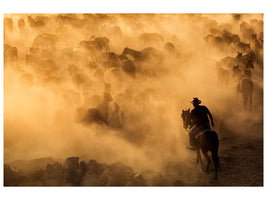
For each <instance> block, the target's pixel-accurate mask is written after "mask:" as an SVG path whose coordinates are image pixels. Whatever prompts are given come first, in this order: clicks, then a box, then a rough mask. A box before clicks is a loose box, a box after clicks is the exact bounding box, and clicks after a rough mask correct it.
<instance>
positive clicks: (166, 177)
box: [4, 135, 263, 186]
mask: <svg viewBox="0 0 267 200" xmlns="http://www.w3.org/2000/svg"><path fill="white" fill-rule="evenodd" d="M219 156H220V162H221V167H220V169H219V172H218V180H215V179H214V167H213V165H211V169H210V173H209V174H206V173H204V172H203V171H202V170H201V167H200V165H199V164H198V165H197V164H196V163H195V161H196V160H195V152H193V151H192V160H191V163H181V162H180V163H171V164H169V165H168V166H166V168H165V170H163V171H162V172H160V173H159V172H154V171H149V170H148V171H145V172H143V173H141V174H136V173H135V172H134V170H133V169H132V168H131V167H129V166H126V165H124V164H123V163H121V162H117V163H114V164H111V165H108V164H105V163H98V162H97V161H96V160H89V161H88V162H85V161H79V158H78V157H70V158H67V159H66V160H65V162H63V163H59V162H56V161H53V159H51V158H43V159H37V160H34V161H29V162H31V163H35V164H36V163H39V165H38V166H39V167H41V165H43V167H41V169H38V170H37V169H36V168H35V169H34V170H33V172H30V171H29V167H28V168H27V164H26V161H24V162H23V163H24V168H23V169H24V170H21V169H20V170H19V169H18V168H16V167H14V166H16V165H18V164H19V162H18V161H17V162H13V163H10V164H7V165H5V167H4V169H5V174H4V179H5V182H4V185H5V186H263V140H262V138H251V137H244V136H243V137H240V136H236V135H231V136H225V137H222V138H221V139H220V148H219ZM21 162H22V161H21ZM40 163H41V164H40ZM46 163H49V164H47V165H46V166H44V165H45V164H46ZM188 169H190V170H188ZM27 170H28V171H27Z"/></svg>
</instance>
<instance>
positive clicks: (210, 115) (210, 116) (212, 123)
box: [207, 108, 214, 127]
mask: <svg viewBox="0 0 267 200" xmlns="http://www.w3.org/2000/svg"><path fill="white" fill-rule="evenodd" d="M207 111H208V116H209V118H210V122H211V125H212V126H213V127H214V122H213V117H212V114H211V113H210V111H209V109H208V108H207Z"/></svg>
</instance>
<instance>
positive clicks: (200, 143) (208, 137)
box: [181, 109, 220, 180]
mask: <svg viewBox="0 0 267 200" xmlns="http://www.w3.org/2000/svg"><path fill="white" fill-rule="evenodd" d="M181 116H182V119H183V127H184V128H185V129H186V130H187V131H189V130H190V129H191V128H192V127H193V126H194V124H193V122H192V120H191V116H190V109H188V110H183V111H182V115H181ZM195 139H196V142H195V143H196V152H197V163H198V162H199V161H200V163H201V166H202V168H203V166H204V165H203V162H202V160H201V154H200V149H201V151H202V153H203V155H204V156H205V158H206V160H207V166H206V172H207V173H208V172H209V167H210V163H211V159H210V157H209V155H208V151H210V152H211V157H212V160H213V164H214V167H215V179H216V180H217V177H218V175H217V172H218V167H219V166H220V162H219V156H218V148H219V139H218V136H217V133H216V132H215V131H212V130H205V131H202V132H201V133H199V134H197V136H196V137H195Z"/></svg>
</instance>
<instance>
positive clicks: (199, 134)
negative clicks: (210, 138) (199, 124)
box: [195, 128, 211, 139]
mask: <svg viewBox="0 0 267 200" xmlns="http://www.w3.org/2000/svg"><path fill="white" fill-rule="evenodd" d="M206 131H211V129H209V128H207V129H204V130H203V131H200V132H199V133H198V134H196V136H195V139H198V138H199V137H200V136H201V135H202V134H203V133H205V132H206Z"/></svg>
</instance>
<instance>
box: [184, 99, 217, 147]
mask: <svg viewBox="0 0 267 200" xmlns="http://www.w3.org/2000/svg"><path fill="white" fill-rule="evenodd" d="M191 103H192V104H193V106H194V109H193V110H192V111H191V119H192V121H193V123H194V125H195V126H194V127H193V128H192V129H191V131H190V132H189V139H190V145H191V146H192V148H194V147H195V137H196V136H197V134H198V133H200V132H201V131H204V130H206V129H210V124H209V119H210V122H211V126H212V127H214V122H213V117H212V115H211V113H210V111H209V109H208V108H207V107H206V106H201V105H199V104H201V101H200V100H199V99H198V98H197V97H195V98H194V99H193V101H192V102H191Z"/></svg>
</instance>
